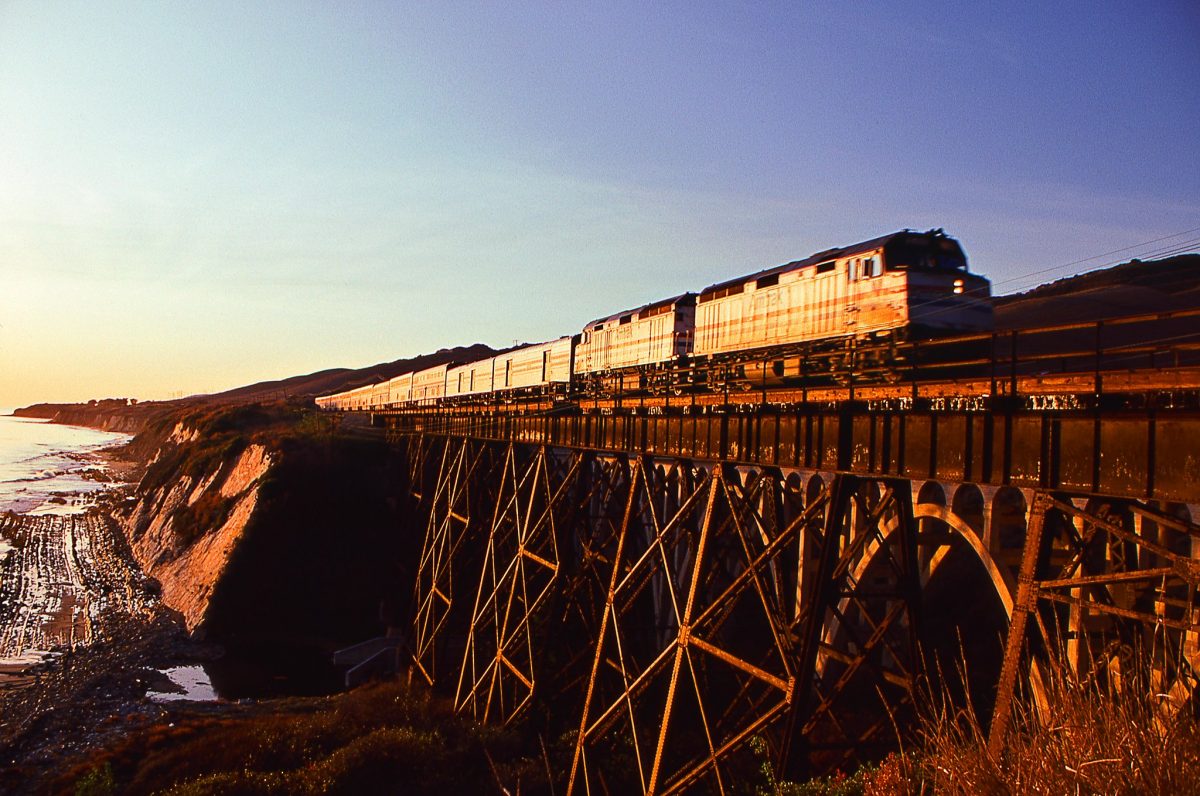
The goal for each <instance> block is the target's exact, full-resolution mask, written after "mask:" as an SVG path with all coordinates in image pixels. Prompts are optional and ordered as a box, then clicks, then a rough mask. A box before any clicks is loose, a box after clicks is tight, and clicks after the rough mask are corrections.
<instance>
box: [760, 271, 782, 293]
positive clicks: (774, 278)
mask: <svg viewBox="0 0 1200 796" xmlns="http://www.w3.org/2000/svg"><path fill="white" fill-rule="evenodd" d="M778 284H779V274H771V275H770V276H764V277H763V278H761V279H759V280H758V282H757V283H755V286H756V287H757V288H758V289H759V290H762V289H763V288H764V287H774V286H775V285H778Z"/></svg>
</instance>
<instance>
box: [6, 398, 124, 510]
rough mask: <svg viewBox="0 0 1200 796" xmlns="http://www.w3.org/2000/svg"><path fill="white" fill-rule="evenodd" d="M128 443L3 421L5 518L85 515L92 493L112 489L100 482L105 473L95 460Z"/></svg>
mask: <svg viewBox="0 0 1200 796" xmlns="http://www.w3.org/2000/svg"><path fill="white" fill-rule="evenodd" d="M128 439H129V435H128V434H118V433H116V432H111V431H96V430H95V429H90V428H80V427H78V426H62V425H58V424H55V423H49V422H46V421H44V420H34V419H30V418H23V417H11V416H6V415H0V513H3V512H6V511H15V512H18V513H28V514H63V513H69V512H77V511H82V510H83V509H84V508H86V506H87V505H88V503H89V502H90V501H89V500H88V499H87V494H88V493H92V492H97V491H99V490H102V489H105V488H107V486H108V485H107V484H106V483H105V481H104V480H97V479H96V476H97V474H99V473H100V472H102V469H103V468H101V467H100V465H99V463H98V462H97V461H96V460H95V458H94V457H93V456H91V455H89V454H91V453H92V452H93V451H96V450H98V449H100V448H106V447H109V446H111V445H116V444H119V443H122V442H125V441H127V440H128ZM75 493H82V494H80V495H77V494H75Z"/></svg>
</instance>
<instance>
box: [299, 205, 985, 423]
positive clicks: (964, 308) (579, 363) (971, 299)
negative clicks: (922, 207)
mask: <svg viewBox="0 0 1200 796" xmlns="http://www.w3.org/2000/svg"><path fill="white" fill-rule="evenodd" d="M989 299H990V283H989V282H988V280H987V279H985V278H984V277H982V276H979V275H977V274H972V273H970V272H969V271H968V270H967V258H966V255H965V254H964V253H963V250H962V247H961V246H960V245H959V244H958V241H956V240H955V239H953V238H951V237H948V236H947V235H946V234H945V233H944V232H943V231H942V230H940V229H935V230H930V231H928V232H914V231H911V230H903V231H901V232H896V233H893V234H891V235H885V236H883V237H879V238H875V239H873V240H868V241H863V242H862V243H856V244H854V245H852V246H847V247H844V248H837V249H829V250H827V251H822V252H818V253H816V254H814V255H812V256H811V257H808V258H805V259H803V260H797V261H795V262H790V263H787V264H785V265H780V266H777V267H774V268H768V269H766V270H764V271H759V272H758V273H754V274H749V275H747V276H741V277H737V278H736V279H729V280H726V281H724V282H719V283H717V284H714V285H710V286H708V287H706V288H704V289H703V290H701V291H700V292H699V293H684V294H682V295H679V296H675V297H673V298H669V299H665V300H662V301H656V302H653V303H650V304H646V305H644V306H641V307H638V308H636V309H631V310H626V311H625V312H619V313H616V314H614V315H609V316H606V317H604V318H599V319H597V320H595V321H592V322H591V323H589V324H587V325H586V326H584V327H583V330H582V331H581V332H580V333H579V334H577V335H570V336H566V337H560V338H558V339H557V340H551V341H549V342H546V343H539V344H536V345H529V346H525V347H523V348H519V349H516V350H513V351H508V352H506V353H503V354H498V355H496V356H494V357H491V358H488V359H483V360H480V361H477V362H466V363H450V364H445V365H438V366H436V367H433V368H428V369H426V370H422V371H418V372H416V373H404V374H402V375H399V376H396V377H395V378H393V379H390V380H388V381H385V382H380V383H378V384H370V385H366V386H363V387H358V388H356V389H353V390H347V391H345V392H340V393H337V394H335V395H327V396H322V397H320V398H317V405H318V406H319V407H321V408H322V409H329V410H339V411H380V410H385V409H392V408H400V407H407V406H426V405H437V404H443V403H469V402H472V401H483V400H488V401H491V400H506V401H512V400H517V399H518V398H520V397H521V396H527V395H540V396H553V397H557V398H565V399H570V398H573V397H582V396H611V395H615V394H622V393H639V392H640V393H647V392H648V393H662V392H665V391H668V390H669V391H672V392H675V393H680V392H683V391H686V390H706V389H710V390H711V389H727V388H729V387H730V386H731V385H732V386H734V387H742V388H747V387H751V386H756V385H764V386H765V385H768V384H770V385H776V384H787V383H789V382H795V381H800V380H804V379H810V378H814V377H816V378H821V377H828V378H830V379H833V380H834V381H838V380H840V379H841V378H843V377H844V376H845V374H847V373H849V372H851V371H853V372H854V373H855V374H856V375H858V376H866V377H867V378H871V377H878V378H885V379H886V378H889V377H890V376H893V375H894V374H895V373H896V372H897V368H898V367H899V366H900V363H899V362H898V361H897V359H898V358H897V355H896V347H897V345H898V344H899V343H901V342H904V341H908V340H921V339H928V338H931V337H936V336H944V335H948V334H954V333H966V332H979V331H989V330H990V329H991V328H992V305H991V301H990V300H989Z"/></svg>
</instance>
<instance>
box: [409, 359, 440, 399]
mask: <svg viewBox="0 0 1200 796" xmlns="http://www.w3.org/2000/svg"><path fill="white" fill-rule="evenodd" d="M449 369H450V365H448V364H446V365H434V366H433V367H432V368H426V369H425V370H419V371H417V372H416V373H414V374H412V393H411V394H410V396H409V403H413V404H418V405H422V404H432V403H434V402H436V401H437V400H439V399H440V398H442V396H444V395H445V394H446V372H447V371H448V370H449Z"/></svg>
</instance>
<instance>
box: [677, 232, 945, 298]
mask: <svg viewBox="0 0 1200 796" xmlns="http://www.w3.org/2000/svg"><path fill="white" fill-rule="evenodd" d="M905 238H943V239H945V240H952V241H954V242H955V243H958V241H957V240H955V239H954V238H951V237H950V236H949V235H947V234H946V233H945V232H944V231H943V230H940V229H931V230H929V231H927V232H917V231H916V230H912V229H902V230H900V231H899V232H892V233H890V234H888V235H881V236H880V237H878V238H871V239H870V240H864V241H862V242H861V243H853V244H851V245H849V246H843V247H838V248H833V249H826V250H825V251H819V252H816V253H815V254H811V255H809V256H808V257H805V258H804V259H803V260H793V261H792V262H790V263H784V264H783V265H776V266H772V267H771V268H765V269H763V270H762V271H756V272H755V273H752V274H746V275H745V276H738V277H734V278H733V279H726V280H724V281H723V282H716V283H714V284H711V285H709V286H708V287H706V288H704V290H702V291H700V294H701V295H704V294H705V293H708V292H710V291H713V290H720V289H721V288H723V287H729V286H730V285H740V284H744V283H746V282H750V281H752V280H756V279H762V278H763V277H765V276H771V275H772V274H782V273H786V272H788V271H794V270H796V269H797V268H805V267H807V266H810V265H816V264H817V263H823V262H825V261H827V260H834V259H837V258H839V257H849V256H852V255H855V254H858V253H860V252H868V251H872V250H874V249H879V248H882V247H883V246H886V245H887V244H889V243H891V242H893V241H897V240H903V239H905Z"/></svg>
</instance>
